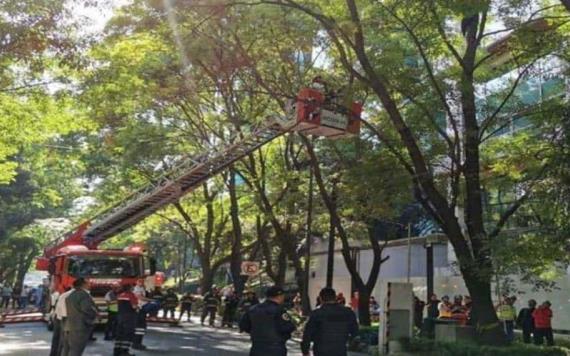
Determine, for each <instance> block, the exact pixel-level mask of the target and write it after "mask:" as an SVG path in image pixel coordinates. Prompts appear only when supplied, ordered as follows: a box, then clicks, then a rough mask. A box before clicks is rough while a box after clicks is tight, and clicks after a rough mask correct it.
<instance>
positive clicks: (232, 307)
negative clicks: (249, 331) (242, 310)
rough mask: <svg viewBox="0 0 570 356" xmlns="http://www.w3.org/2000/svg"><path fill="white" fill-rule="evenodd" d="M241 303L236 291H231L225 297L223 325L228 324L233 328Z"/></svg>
mask: <svg viewBox="0 0 570 356" xmlns="http://www.w3.org/2000/svg"><path fill="white" fill-rule="evenodd" d="M238 304H239V298H238V296H237V294H236V293H235V292H234V291H230V292H229V293H228V295H226V298H225V299H224V317H223V319H222V327H223V326H227V327H228V328H232V327H233V326H234V317H235V314H236V311H237V307H238Z"/></svg>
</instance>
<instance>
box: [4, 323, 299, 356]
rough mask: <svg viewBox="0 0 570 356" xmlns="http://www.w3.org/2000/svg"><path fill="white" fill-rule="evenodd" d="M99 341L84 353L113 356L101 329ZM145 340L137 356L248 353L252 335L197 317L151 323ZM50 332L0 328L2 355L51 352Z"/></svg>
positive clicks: (293, 348) (295, 350)
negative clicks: (202, 323) (177, 324)
mask: <svg viewBox="0 0 570 356" xmlns="http://www.w3.org/2000/svg"><path fill="white" fill-rule="evenodd" d="M95 337H97V341H95V342H93V343H91V344H89V346H88V347H87V349H86V351H85V353H84V355H86V356H110V355H112V354H113V351H112V350H113V342H112V341H103V333H102V331H97V332H96V333H95ZM144 343H145V344H146V345H147V346H148V350H146V351H134V353H135V354H136V355H141V356H146V355H169V356H174V355H185V356H188V355H196V356H202V355H210V356H238V355H248V350H249V336H248V335H245V334H239V333H238V332H237V331H236V330H235V329H234V330H228V329H220V328H210V327H203V326H200V323H199V321H198V320H197V319H194V321H193V322H192V323H182V324H181V327H171V326H162V325H161V326H157V325H151V326H150V328H149V330H148V333H147V335H146V336H145V340H144ZM50 345H51V332H49V331H47V329H46V327H45V325H44V324H43V323H29V324H13V325H7V326H6V327H5V328H2V329H0V355H15V356H43V355H49V349H50ZM289 350H290V352H289V355H291V356H299V355H301V353H300V352H299V347H298V345H297V344H296V343H295V342H292V341H291V342H290V343H289Z"/></svg>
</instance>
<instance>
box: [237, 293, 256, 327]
mask: <svg viewBox="0 0 570 356" xmlns="http://www.w3.org/2000/svg"><path fill="white" fill-rule="evenodd" d="M257 304H259V300H258V299H257V297H256V296H255V293H254V292H253V291H251V290H247V291H245V293H244V294H243V296H242V298H241V300H240V301H239V304H238V312H239V315H238V318H237V320H240V319H241V317H242V316H244V315H245V313H247V312H248V311H249V309H251V307H253V306H254V305H257Z"/></svg>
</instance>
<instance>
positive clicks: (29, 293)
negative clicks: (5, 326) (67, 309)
mask: <svg viewBox="0 0 570 356" xmlns="http://www.w3.org/2000/svg"><path fill="white" fill-rule="evenodd" d="M0 296H1V297H2V299H1V302H0V309H9V308H11V309H25V308H27V307H28V306H33V307H36V308H42V309H43V308H44V307H45V305H46V300H47V298H48V297H49V290H48V288H47V287H45V286H44V285H41V284H40V285H38V286H37V287H30V286H28V285H24V286H23V287H19V286H17V285H16V286H14V287H12V286H10V285H9V284H5V285H1V284H0Z"/></svg>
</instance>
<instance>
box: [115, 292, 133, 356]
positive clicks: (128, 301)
mask: <svg viewBox="0 0 570 356" xmlns="http://www.w3.org/2000/svg"><path fill="white" fill-rule="evenodd" d="M117 306H118V313H117V334H116V338H115V348H114V350H113V356H127V355H131V354H130V353H129V349H130V348H131V343H132V342H133V340H134V338H135V327H136V324H137V310H138V306H139V300H138V298H137V296H136V295H135V294H134V293H133V292H132V286H130V285H125V286H124V287H123V291H122V292H121V293H120V294H119V295H118V296H117Z"/></svg>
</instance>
